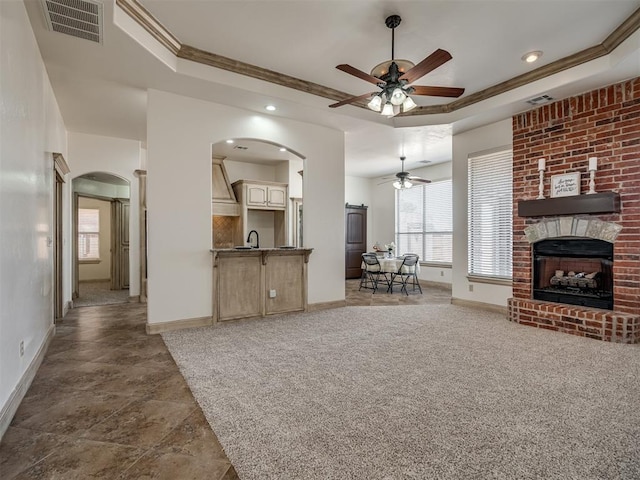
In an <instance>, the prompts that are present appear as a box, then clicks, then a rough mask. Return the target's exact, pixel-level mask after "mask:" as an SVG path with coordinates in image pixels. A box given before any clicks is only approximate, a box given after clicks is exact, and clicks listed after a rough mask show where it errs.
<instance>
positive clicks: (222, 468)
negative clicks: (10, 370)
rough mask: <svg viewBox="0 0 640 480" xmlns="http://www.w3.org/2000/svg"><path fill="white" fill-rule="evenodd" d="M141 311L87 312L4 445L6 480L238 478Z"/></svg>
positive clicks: (41, 376) (60, 344)
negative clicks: (149, 328) (146, 332)
mask: <svg viewBox="0 0 640 480" xmlns="http://www.w3.org/2000/svg"><path fill="white" fill-rule="evenodd" d="M145 319H146V309H145V306H144V305H140V304H125V305H106V306H99V307H83V308H77V309H74V310H72V311H71V312H70V313H69V314H68V315H67V317H65V319H64V320H63V321H62V322H61V323H60V324H58V325H57V327H56V330H57V331H56V336H55V337H54V339H53V341H52V343H51V346H50V347H49V351H48V352H47V354H46V356H45V360H44V362H43V363H42V366H41V367H40V369H39V370H38V374H37V375H36V378H35V379H34V381H33V383H32V385H31V387H30V388H29V391H28V392H27V395H26V396H25V398H24V400H23V401H22V404H21V405H20V408H19V409H18V411H17V412H16V415H15V417H14V419H13V422H12V423H11V426H10V427H9V429H8V430H7V432H6V434H5V435H4V437H3V439H2V442H1V443H0V477H1V478H2V479H3V480H9V479H14V478H15V479H53V478H56V479H57V478H61V479H62V478H64V479H65V480H68V479H86V478H103V479H116V478H119V479H142V478H144V479H178V478H179V479H204V478H206V479H216V480H217V479H234V478H238V477H237V475H236V473H235V470H234V468H233V466H232V465H231V463H230V462H229V460H228V459H227V457H226V455H225V453H224V451H223V450H222V447H221V446H220V444H219V443H218V440H217V438H216V436H215V435H214V433H213V432H212V431H211V428H210V427H209V424H208V423H207V421H206V419H205V418H204V415H203V414H202V411H201V410H200V407H198V405H197V404H196V402H195V400H194V398H193V396H192V395H191V392H190V391H189V388H188V387H187V385H186V383H185V381H184V379H183V378H182V376H181V375H180V372H179V371H178V367H177V366H176V364H175V362H174V361H173V359H172V358H171V356H170V355H169V352H168V351H167V348H166V346H165V345H164V342H163V341H162V338H161V337H160V336H159V335H153V336H149V335H146V334H145V331H144V324H145Z"/></svg>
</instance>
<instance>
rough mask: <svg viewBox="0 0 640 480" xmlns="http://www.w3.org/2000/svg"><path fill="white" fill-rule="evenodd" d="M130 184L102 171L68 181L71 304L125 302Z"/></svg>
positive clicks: (127, 289)
mask: <svg viewBox="0 0 640 480" xmlns="http://www.w3.org/2000/svg"><path fill="white" fill-rule="evenodd" d="M129 198H130V185H129V181H128V180H125V179H123V178H120V177H118V176H115V175H112V174H110V173H106V172H91V173H87V174H85V175H82V176H79V177H76V178H74V179H73V213H74V222H73V227H74V228H73V229H74V235H73V239H74V242H73V246H74V248H73V251H74V253H73V263H74V269H73V271H74V281H73V305H74V307H82V306H92V305H109V304H117V303H127V302H129V216H130V215H129V212H130V208H129Z"/></svg>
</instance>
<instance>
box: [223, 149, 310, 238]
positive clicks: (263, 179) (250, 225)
mask: <svg viewBox="0 0 640 480" xmlns="http://www.w3.org/2000/svg"><path fill="white" fill-rule="evenodd" d="M211 153H212V162H213V163H212V200H213V202H212V230H213V239H212V246H213V247H214V248H227V247H231V246H238V245H244V244H245V243H246V242H247V233H248V232H250V231H256V232H258V233H259V236H260V237H259V238H260V239H261V241H260V245H261V246H265V247H273V246H279V245H285V244H286V245H293V246H298V247H300V246H302V197H303V193H302V191H303V177H302V174H301V173H302V170H303V168H304V159H305V157H304V156H303V155H301V154H300V153H298V152H295V151H293V150H291V149H289V148H287V147H286V146H284V145H280V144H278V143H275V142H271V141H268V140H263V139H255V138H232V139H227V140H225V141H221V142H217V143H214V144H213V145H212V149H211ZM246 181H251V182H254V183H256V182H257V183H258V184H264V185H269V186H270V187H269V188H272V189H274V190H275V189H276V188H277V187H284V188H285V189H286V192H287V198H286V199H285V201H286V208H284V211H282V210H283V209H282V206H279V207H277V208H275V209H273V211H271V209H270V208H269V207H267V206H264V207H260V206H258V207H255V208H254V207H251V206H250V207H248V208H246V209H242V208H239V209H236V210H234V209H233V208H230V207H229V202H230V201H231V202H235V201H236V195H235V193H234V192H233V191H231V190H232V189H234V190H236V189H237V184H238V183H240V182H246ZM256 189H257V188H256ZM225 190H228V191H225ZM230 199H232V200H230ZM217 202H224V205H222V204H221V205H216V203H217ZM216 207H219V208H216ZM242 213H244V214H245V215H246V217H245V218H241V217H242ZM282 214H284V215H282ZM283 223H284V225H283ZM280 229H282V230H283V231H284V233H283V234H282V235H280V234H278V230H280ZM254 241H255V240H254ZM276 244H277V245H276Z"/></svg>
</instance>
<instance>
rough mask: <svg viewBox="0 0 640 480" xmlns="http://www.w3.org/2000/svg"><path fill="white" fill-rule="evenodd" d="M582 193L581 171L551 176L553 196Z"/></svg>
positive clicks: (568, 195)
mask: <svg viewBox="0 0 640 480" xmlns="http://www.w3.org/2000/svg"><path fill="white" fill-rule="evenodd" d="M573 195H580V172H573V173H563V174H561V175H552V176H551V198H554V197H571V196H573Z"/></svg>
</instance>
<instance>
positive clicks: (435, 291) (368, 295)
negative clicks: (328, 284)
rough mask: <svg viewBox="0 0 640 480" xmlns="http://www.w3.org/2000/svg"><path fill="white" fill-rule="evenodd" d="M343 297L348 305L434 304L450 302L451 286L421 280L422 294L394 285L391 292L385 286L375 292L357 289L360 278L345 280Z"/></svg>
mask: <svg viewBox="0 0 640 480" xmlns="http://www.w3.org/2000/svg"><path fill="white" fill-rule="evenodd" d="M346 284H347V286H346V291H345V297H346V300H347V305H348V306H366V305H426V304H429V305H434V304H438V303H451V288H446V287H443V286H433V285H432V284H429V285H427V284H426V283H425V282H421V285H422V292H423V293H422V294H421V293H420V291H419V290H417V289H416V290H415V291H414V290H413V289H412V288H411V286H409V288H408V289H407V291H408V293H409V295H408V296H407V295H405V294H404V293H400V288H399V287H398V286H394V289H393V293H387V292H386V287H380V288H378V290H377V291H376V293H372V290H370V289H365V288H363V289H362V290H360V291H358V288H359V285H360V279H353V280H347V282H346Z"/></svg>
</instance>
